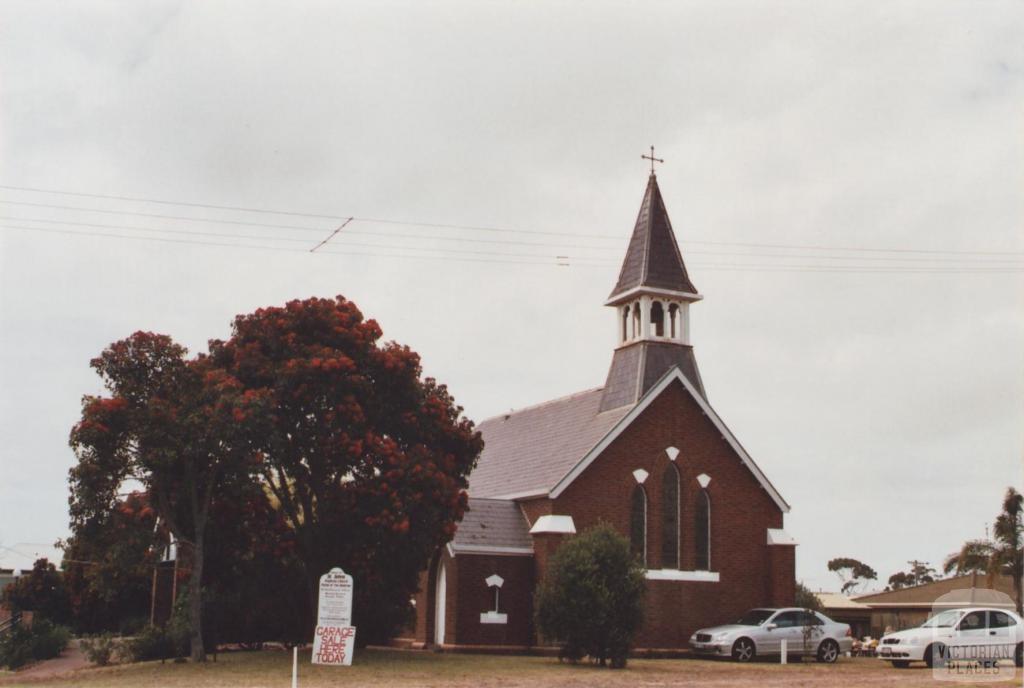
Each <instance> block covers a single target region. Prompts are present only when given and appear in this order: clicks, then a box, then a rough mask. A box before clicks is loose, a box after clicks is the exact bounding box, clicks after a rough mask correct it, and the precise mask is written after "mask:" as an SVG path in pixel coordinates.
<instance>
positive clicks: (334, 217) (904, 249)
mask: <svg viewBox="0 0 1024 688" xmlns="http://www.w3.org/2000/svg"><path fill="white" fill-rule="evenodd" d="M0 189H7V190H12V191H28V192H33V193H48V194H58V195H64V196H75V197H84V198H98V199H109V200H118V201H132V202H140V203H157V204H162V205H170V206H175V205H176V206H183V207H195V208H207V209H216V210H230V211H237V212H252V213H262V214H273V215H285V216H294V217H308V218H315V219H329V220H335V221H342V220H344V219H345V218H346V217H348V216H345V215H323V214H317V213H306V212H299V211H289V210H270V209H266V208H252V207H244V206H228V205H215V204H206V203H190V202H186V201H171V200H166V199H157V198H145V197H133V196H116V195H108V194H95V193H84V192H75V191H62V190H57V189H44V188H38V187H27V186H15V185H0ZM0 203H10V204H18V205H29V206H36V207H50V208H55V209H65V210H79V211H85V212H107V213H113V214H128V215H136V216H141V217H156V218H162V219H178V220H184V221H191V222H218V223H224V224H241V225H249V226H261V227H272V228H280V229H296V230H301V231H324V230H323V229H322V228H311V227H300V226H295V225H280V224H276V225H269V224H259V223H248V222H235V221H230V220H214V219H203V218H193V217H187V216H180V215H157V214H147V213H129V212H127V211H112V210H100V209H96V208H80V207H72V206H60V205H51V204H32V203H27V202H23V201H22V202H19V201H6V200H0ZM354 219H355V221H358V222H366V223H376V224H385V225H402V226H415V227H432V228H444V229H456V230H474V231H487V232H506V233H516V234H534V235H543V236H561V237H571V238H589V239H611V240H617V241H622V240H623V239H624V237H622V236H619V235H610V234H575V233H571V232H551V231H540V230H525V229H511V228H502V227H487V226H478V225H460V224H446V223H436V222H412V221H404V220H393V219H383V218H368V217H359V216H354ZM682 243H683V244H695V245H707V246H738V247H745V248H771V249H797V250H813V251H853V252H869V253H920V254H931V255H978V256H1024V251H970V250H959V249H919V248H908V247H896V248H882V247H875V246H839V245H826V244H782V243H766V242H740V241H703V240H695V239H691V240H684V241H683V242H682ZM605 248H606V247H605Z"/></svg>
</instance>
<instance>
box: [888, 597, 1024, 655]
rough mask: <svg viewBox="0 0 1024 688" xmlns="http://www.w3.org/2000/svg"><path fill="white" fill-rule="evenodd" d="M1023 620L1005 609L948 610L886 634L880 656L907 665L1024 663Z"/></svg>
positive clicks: (966, 608)
mask: <svg viewBox="0 0 1024 688" xmlns="http://www.w3.org/2000/svg"><path fill="white" fill-rule="evenodd" d="M1021 641H1024V621H1022V620H1021V618H1020V617H1019V616H1017V615H1016V614H1014V613H1013V612H1011V611H1007V610H1005V609H992V608H989V607H963V608H960V609H947V610H945V611H942V612H939V613H938V614H936V615H935V616H933V617H931V618H930V619H928V620H927V621H925V622H924V623H923V624H921V625H920V626H918V627H917V628H908V629H906V630H905V631H897V632H896V633H890V634H889V635H886V636H883V637H882V640H881V641H879V643H878V657H879V658H881V659H884V660H886V661H890V662H892V665H893V666H894V667H898V668H901V669H902V668H904V667H906V666H908V665H909V664H910V663H911V662H924V663H925V664H927V665H928V666H930V667H931V666H941V665H942V664H944V663H945V662H948V661H950V660H969V661H979V662H991V661H998V660H1001V659H1011V658H1012V659H1013V660H1014V662H1015V663H1016V664H1017V666H1021V659H1022V657H1021V644H1022V643H1021Z"/></svg>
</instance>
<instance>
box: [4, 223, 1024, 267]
mask: <svg viewBox="0 0 1024 688" xmlns="http://www.w3.org/2000/svg"><path fill="white" fill-rule="evenodd" d="M0 220H6V221H12V222H41V223H45V224H50V225H67V226H73V227H89V228H97V229H116V230H132V231H141V232H151V233H162V234H175V235H184V236H196V237H214V238H225V239H235V238H238V239H251V240H258V241H274V242H293V243H303V244H305V243H307V241H306V240H305V239H299V238H295V237H283V236H277V235H272V236H268V235H259V234H255V235H254V234H238V233H218V232H206V231H195V230H185V229H168V228H158V227H142V226H139V225H111V224H101V223H94V222H73V221H70V220H51V219H46V218H29V217H15V216H10V215H0ZM337 233H338V230H335V232H333V233H332V234H331V236H332V237H333V236H334V235H335V234H337ZM348 235H359V236H370V237H375V238H382V239H390V238H392V237H396V236H400V237H403V238H411V239H420V240H422V239H434V240H438V239H439V240H446V239H447V240H451V241H459V240H458V239H454V238H451V237H436V236H431V235H415V234H403V235H394V234H385V235H381V234H380V233H377V232H359V231H357V230H347V231H346V232H345V233H344V235H343V237H346V238H347V236H348ZM329 238H330V237H329ZM480 241H481V242H482V243H484V244H497V245H502V244H504V243H505V242H503V241H487V240H480ZM511 243H513V244H514V245H521V244H525V245H528V246H536V247H538V248H548V249H552V250H554V249H555V248H558V247H559V246H558V245H557V244H545V243H538V242H511ZM342 245H351V246H360V247H369V248H393V249H398V250H403V249H414V250H419V249H423V250H431V251H437V252H442V251H449V252H452V253H462V254H466V255H474V254H476V255H492V256H502V255H508V256H511V257H529V258H547V257H549V255H548V254H535V253H512V252H508V251H465V250H458V249H454V248H447V247H441V248H435V247H419V246H400V245H394V244H378V243H365V242H351V241H348V240H347V239H346V240H345V241H344V242H343V244H342ZM582 248H584V249H586V248H587V247H582ZM311 252H312V251H311ZM686 255H687V256H719V257H721V256H724V257H732V258H760V259H765V258H769V259H776V258H780V259H798V260H830V261H879V262H896V263H924V264H942V263H952V264H955V265H964V266H973V267H981V266H985V267H1017V266H1021V267H1024V262H1021V261H1022V260H1024V259H1022V258H1013V257H1007V258H998V257H990V256H981V257H971V256H966V257H962V258H949V257H921V256H905V257H893V256H875V255H870V256H849V255H839V256H835V255H831V256H828V255H820V254H799V253H763V252H761V253H758V252H742V253H741V252H732V251H699V250H698V251H687V252H686ZM556 257H559V258H566V259H572V260H577V261H578V260H589V261H602V260H603V258H604V257H603V256H602V257H597V256H581V255H578V254H572V255H565V254H562V255H560V256H556ZM600 264H603V265H615V264H616V263H614V262H601V263H600ZM822 267H827V266H822Z"/></svg>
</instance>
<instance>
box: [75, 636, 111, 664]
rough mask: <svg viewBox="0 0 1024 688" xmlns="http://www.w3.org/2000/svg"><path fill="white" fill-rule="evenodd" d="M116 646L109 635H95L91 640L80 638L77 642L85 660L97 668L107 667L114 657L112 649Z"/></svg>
mask: <svg viewBox="0 0 1024 688" xmlns="http://www.w3.org/2000/svg"><path fill="white" fill-rule="evenodd" d="M116 646H117V644H116V642H115V641H114V636H113V635H112V634H111V633H104V634H102V635H96V636H93V637H91V638H82V639H81V640H79V641H78V647H79V648H81V650H82V653H83V654H85V658H86V659H88V660H89V661H90V662H92V663H93V664H95V665H97V666H107V665H108V664H110V660H111V658H112V657H113V656H114V649H115V648H116Z"/></svg>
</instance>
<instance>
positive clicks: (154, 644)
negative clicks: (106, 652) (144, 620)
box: [118, 626, 175, 662]
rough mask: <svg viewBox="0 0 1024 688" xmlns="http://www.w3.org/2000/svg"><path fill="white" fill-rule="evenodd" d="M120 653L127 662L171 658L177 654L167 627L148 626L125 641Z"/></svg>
mask: <svg viewBox="0 0 1024 688" xmlns="http://www.w3.org/2000/svg"><path fill="white" fill-rule="evenodd" d="M118 654H119V656H120V658H121V660H122V661H125V662H148V661H151V660H154V659H171V658H173V657H174V656H175V651H174V641H173V640H172V638H171V636H170V634H168V633H167V631H166V630H165V629H163V628H161V627H159V626H147V627H146V628H144V629H142V631H141V632H140V633H139V634H138V635H136V636H135V637H134V638H132V639H131V640H128V641H127V642H125V643H123V644H122V645H121V647H120V648H119V650H118Z"/></svg>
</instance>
